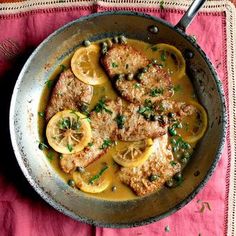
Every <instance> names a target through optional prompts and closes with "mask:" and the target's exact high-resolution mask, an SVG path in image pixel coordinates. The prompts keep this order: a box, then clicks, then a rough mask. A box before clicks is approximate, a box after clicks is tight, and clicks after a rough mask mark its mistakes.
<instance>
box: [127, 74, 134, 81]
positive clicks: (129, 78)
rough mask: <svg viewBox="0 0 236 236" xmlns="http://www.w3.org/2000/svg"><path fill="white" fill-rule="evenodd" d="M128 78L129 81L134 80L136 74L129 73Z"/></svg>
mask: <svg viewBox="0 0 236 236" xmlns="http://www.w3.org/2000/svg"><path fill="white" fill-rule="evenodd" d="M126 78H127V80H132V79H133V78H134V74H133V73H128V74H127V75H126Z"/></svg>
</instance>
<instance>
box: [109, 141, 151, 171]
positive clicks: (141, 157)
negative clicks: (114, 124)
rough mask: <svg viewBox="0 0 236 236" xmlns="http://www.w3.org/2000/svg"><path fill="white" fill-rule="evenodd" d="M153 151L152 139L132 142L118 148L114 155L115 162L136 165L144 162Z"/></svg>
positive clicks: (123, 164) (129, 165) (130, 165)
mask: <svg viewBox="0 0 236 236" xmlns="http://www.w3.org/2000/svg"><path fill="white" fill-rule="evenodd" d="M152 153H153V141H152V139H147V140H142V141H137V142H133V143H130V144H128V145H125V146H123V147H122V148H121V149H120V150H117V154H116V155H114V156H113V159H114V161H115V162H117V163H118V164H119V165H121V166H124V167H136V166H139V165H141V164H143V163H144V162H145V161H146V160H147V159H148V157H149V156H150V155H151V154H152Z"/></svg>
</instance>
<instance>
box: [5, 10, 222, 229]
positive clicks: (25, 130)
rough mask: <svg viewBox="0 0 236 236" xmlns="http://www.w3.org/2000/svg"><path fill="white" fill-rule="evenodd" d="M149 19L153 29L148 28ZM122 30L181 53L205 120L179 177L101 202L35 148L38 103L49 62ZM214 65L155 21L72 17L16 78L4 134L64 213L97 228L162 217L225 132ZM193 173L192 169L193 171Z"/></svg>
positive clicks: (215, 154) (195, 185) (185, 197)
mask: <svg viewBox="0 0 236 236" xmlns="http://www.w3.org/2000/svg"><path fill="white" fill-rule="evenodd" d="M151 25H156V26H157V27H158V29H159V31H158V33H157V34H153V33H151V32H149V31H148V28H149V26H151ZM119 34H124V35H126V36H127V37H128V38H134V39H139V40H142V41H145V42H149V43H152V44H156V43H168V44H172V45H174V46H176V47H177V48H178V49H180V50H181V51H182V53H185V51H186V49H187V50H191V51H192V52H193V54H194V57H193V58H192V59H189V60H187V67H188V70H189V74H190V75H191V78H192V82H193V84H194V87H195V90H196V93H197V95H198V98H199V100H200V102H201V104H203V106H204V107H205V108H206V110H207V113H208V117H209V121H208V129H207V133H206V134H205V136H204V138H203V139H202V140H201V142H200V143H199V144H198V146H197V148H196V151H195V153H194V156H193V158H192V159H191V161H190V162H189V163H188V166H187V167H186V168H185V169H184V172H183V176H184V179H185V180H184V183H183V184H182V185H180V186H179V187H177V188H173V189H167V188H164V189H163V190H161V191H160V192H159V193H154V194H152V195H150V196H147V197H142V198H137V199H136V200H130V201H107V200H102V199H96V198H93V197H89V196H87V195H86V194H83V193H81V192H79V191H76V190H74V189H72V188H70V187H69V186H68V185H67V184H66V183H65V182H64V181H63V180H62V179H61V177H60V176H59V175H58V174H57V173H56V172H55V171H54V170H53V169H52V168H51V166H50V163H49V162H48V161H47V159H46V158H45V157H44V154H43V152H41V151H40V150H39V149H38V140H39V139H40V137H39V132H38V126H37V124H38V123H37V117H38V114H37V113H38V107H39V102H40V97H41V95H42V91H43V89H44V87H45V82H46V81H47V80H48V79H49V78H50V77H51V75H52V74H53V72H54V70H55V68H57V67H58V66H59V65H60V64H61V63H63V61H64V60H65V59H66V58H68V57H70V56H71V55H72V53H73V52H74V51H75V49H76V48H77V47H79V46H80V45H81V43H82V41H83V40H85V39H89V40H90V41H95V40H98V39H102V38H107V37H112V36H113V35H119ZM222 96H223V95H222V94H221V92H220V89H219V85H218V83H217V80H216V75H215V73H214V71H213V69H212V68H211V67H210V65H209V64H208V62H207V60H206V58H205V56H204V54H203V53H201V52H200V51H199V50H198V49H197V47H195V46H193V44H192V43H191V41H190V40H189V39H187V37H184V36H183V35H181V34H180V33H179V32H178V31H177V30H174V28H172V27H170V26H169V25H168V24H165V23H163V22H162V21H159V20H157V19H154V18H151V17H148V16H144V15H141V14H140V15H139V14H136V13H135V14H134V13H124V12H123V13H121V12H116V13H115V14H114V13H113V14H112V13H105V14H95V15H93V16H90V17H87V18H82V19H79V20H77V21H75V22H73V23H70V24H68V25H67V26H66V27H64V28H62V29H60V30H58V31H57V32H56V33H54V35H53V36H51V37H49V38H48V39H47V40H46V41H44V42H43V43H42V44H41V45H40V46H39V48H38V49H36V51H35V52H34V53H33V55H32V56H31V57H30V58H29V60H28V61H27V63H26V65H25V66H24V68H23V70H22V72H21V74H20V76H19V79H18V81H17V84H16V87H15V90H14V94H13V98H12V104H11V116H10V120H11V135H12V142H13V146H14V149H15V153H16V156H17V159H18V162H19V164H20V166H21V168H22V170H23V172H24V174H25V176H26V177H27V179H28V180H29V181H30V183H31V185H32V186H33V187H34V188H35V189H36V191H37V192H38V193H39V194H40V195H41V196H42V197H43V198H44V199H45V200H46V201H47V202H48V203H49V204H51V205H53V206H54V207H55V208H57V209H58V210H60V211H62V212H64V213H65V214H67V215H69V216H71V217H73V218H75V219H78V220H81V221H84V222H87V223H93V224H96V225H100V226H108V227H131V226H136V225H141V224H147V223H150V222H152V221H154V220H158V219H161V218H163V217H165V216H167V215H169V214H171V213H172V212H174V211H176V210H178V209H179V208H181V207H182V206H184V205H185V204H186V203H187V202H188V201H189V200H191V199H192V198H193V197H194V195H195V194H196V192H197V191H199V189H200V188H201V187H202V186H203V185H204V183H205V182H206V177H207V176H208V175H209V174H211V173H212V171H213V169H214V167H215V165H216V162H217V160H218V158H219V152H220V148H221V146H222V142H223V141H222V140H223V136H224V125H225V124H224V115H223V112H224V106H223V103H222ZM196 173H198V175H196Z"/></svg>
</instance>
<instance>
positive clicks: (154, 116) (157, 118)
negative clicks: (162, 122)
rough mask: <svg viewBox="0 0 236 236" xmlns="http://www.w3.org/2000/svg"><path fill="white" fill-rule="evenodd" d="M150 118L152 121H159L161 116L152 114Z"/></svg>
mask: <svg viewBox="0 0 236 236" xmlns="http://www.w3.org/2000/svg"><path fill="white" fill-rule="evenodd" d="M150 118H151V120H152V121H158V120H159V116H158V115H154V114H152V115H151V117H150Z"/></svg>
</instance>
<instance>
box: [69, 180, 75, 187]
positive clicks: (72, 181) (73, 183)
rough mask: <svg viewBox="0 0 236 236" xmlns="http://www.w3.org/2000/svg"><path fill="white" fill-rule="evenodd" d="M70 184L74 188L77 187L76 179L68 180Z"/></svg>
mask: <svg viewBox="0 0 236 236" xmlns="http://www.w3.org/2000/svg"><path fill="white" fill-rule="evenodd" d="M68 185H69V186H71V187H72V188H74V187H75V181H74V180H73V179H69V180H68Z"/></svg>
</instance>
